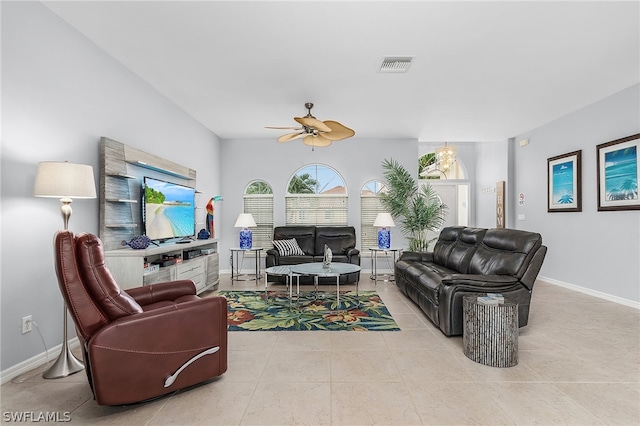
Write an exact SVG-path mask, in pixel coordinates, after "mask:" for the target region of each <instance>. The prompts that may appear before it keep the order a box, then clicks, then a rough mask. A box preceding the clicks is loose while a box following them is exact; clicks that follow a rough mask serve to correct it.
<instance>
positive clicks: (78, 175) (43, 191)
mask: <svg viewBox="0 0 640 426" xmlns="http://www.w3.org/2000/svg"><path fill="white" fill-rule="evenodd" d="M33 195H34V196H35V197H47V198H59V199H60V202H61V203H62V206H61V208H60V209H61V211H62V219H63V221H64V229H68V228H69V217H71V212H72V210H71V201H72V199H73V198H96V182H95V179H94V177H93V167H91V166H88V165H85V164H75V163H69V162H66V161H65V162H55V161H43V162H41V163H39V164H38V171H37V172H36V181H35V184H34V186H33Z"/></svg>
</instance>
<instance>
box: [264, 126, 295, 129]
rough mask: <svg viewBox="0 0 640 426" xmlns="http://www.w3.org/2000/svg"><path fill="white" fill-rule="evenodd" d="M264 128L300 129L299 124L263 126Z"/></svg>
mask: <svg viewBox="0 0 640 426" xmlns="http://www.w3.org/2000/svg"><path fill="white" fill-rule="evenodd" d="M264 128H265V129H280V130H284V129H291V130H302V127H300V126H264Z"/></svg>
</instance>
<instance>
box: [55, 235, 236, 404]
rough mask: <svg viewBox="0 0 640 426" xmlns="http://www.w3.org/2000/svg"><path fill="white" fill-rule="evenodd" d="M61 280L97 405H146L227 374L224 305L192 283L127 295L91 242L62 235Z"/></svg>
mask: <svg viewBox="0 0 640 426" xmlns="http://www.w3.org/2000/svg"><path fill="white" fill-rule="evenodd" d="M54 247H55V260H56V274H57V276H58V283H59V285H60V290H61V292H62V295H63V297H64V300H65V303H66V304H67V307H68V309H69V312H70V313H71V316H72V318H73V320H74V322H75V325H76V330H77V334H78V339H79V340H80V342H81V344H82V347H83V358H84V364H85V370H86V373H87V377H88V379H89V385H90V386H91V389H92V391H93V394H94V397H95V400H96V402H97V403H98V404H100V405H122V404H130V403H134V402H139V401H144V400H148V399H151V398H154V397H157V396H161V395H164V394H167V393H171V392H174V391H176V390H178V389H182V388H186V387H188V386H192V385H195V384H197V383H200V382H202V381H205V380H208V379H211V378H214V377H217V376H219V375H221V374H222V373H224V372H225V371H226V370H227V301H226V299H225V298H223V297H207V298H200V297H198V296H196V289H195V285H194V284H193V282H192V281H190V280H182V281H174V282H168V283H160V284H154V285H149V286H144V287H138V288H133V289H131V290H128V291H122V290H121V289H120V287H119V286H118V284H117V283H116V282H115V281H114V280H113V277H112V276H111V273H110V272H109V270H108V269H107V268H106V266H105V264H104V252H103V249H102V243H101V241H100V239H99V238H98V237H96V236H95V235H91V234H79V235H78V236H74V235H73V233H71V232H69V231H60V232H58V233H57V234H56V236H55V240H54Z"/></svg>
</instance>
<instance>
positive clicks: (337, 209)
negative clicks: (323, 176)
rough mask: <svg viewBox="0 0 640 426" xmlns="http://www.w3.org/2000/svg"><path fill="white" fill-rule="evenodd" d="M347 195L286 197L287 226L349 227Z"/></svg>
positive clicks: (292, 195) (294, 195) (297, 195)
mask: <svg viewBox="0 0 640 426" xmlns="http://www.w3.org/2000/svg"><path fill="white" fill-rule="evenodd" d="M347 201H348V197H347V196H346V195H323V194H290V195H287V196H286V197H285V210H286V224H287V225H319V226H331V225H348V222H349V217H348V207H347V206H348V203H347Z"/></svg>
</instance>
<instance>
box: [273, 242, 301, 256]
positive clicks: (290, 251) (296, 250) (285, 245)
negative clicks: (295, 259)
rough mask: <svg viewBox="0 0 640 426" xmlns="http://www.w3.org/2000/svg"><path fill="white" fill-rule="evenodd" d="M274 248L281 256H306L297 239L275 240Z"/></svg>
mask: <svg viewBox="0 0 640 426" xmlns="http://www.w3.org/2000/svg"><path fill="white" fill-rule="evenodd" d="M273 246H274V247H275V248H276V249H278V252H279V253H280V256H304V252H303V251H302V249H301V248H300V246H299V245H298V241H296V239H295V238H292V239H290V240H273Z"/></svg>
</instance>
